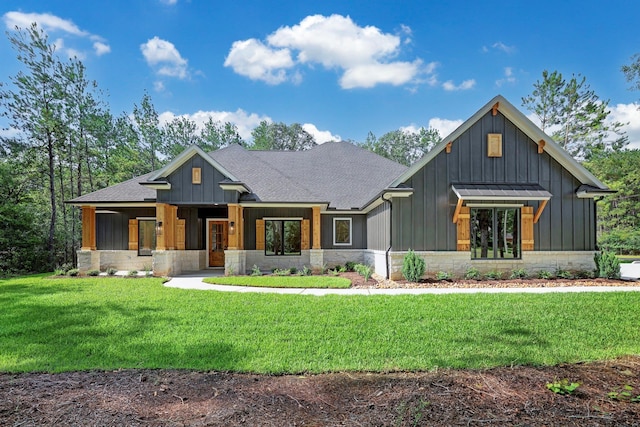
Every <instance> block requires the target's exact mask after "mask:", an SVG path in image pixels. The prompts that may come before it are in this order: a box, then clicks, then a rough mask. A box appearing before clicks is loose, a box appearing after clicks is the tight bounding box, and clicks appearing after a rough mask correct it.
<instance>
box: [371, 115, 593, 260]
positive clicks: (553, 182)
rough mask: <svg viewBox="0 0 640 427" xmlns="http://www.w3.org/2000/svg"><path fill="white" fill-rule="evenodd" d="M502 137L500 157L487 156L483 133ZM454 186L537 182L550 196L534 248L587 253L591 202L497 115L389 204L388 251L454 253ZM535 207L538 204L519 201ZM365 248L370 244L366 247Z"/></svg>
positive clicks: (415, 177)
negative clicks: (390, 237)
mask: <svg viewBox="0 0 640 427" xmlns="http://www.w3.org/2000/svg"><path fill="white" fill-rule="evenodd" d="M488 133H501V134H502V135H503V145H502V150H503V155H502V157H498V158H490V157H487V134H488ZM454 183H539V184H540V185H541V186H542V187H544V188H545V189H547V190H548V191H549V192H550V193H551V194H552V195H553V197H552V198H551V200H550V201H549V203H548V204H547V207H546V208H545V210H544V212H543V214H542V216H541V217H540V220H539V222H538V224H535V225H534V233H535V234H534V240H535V247H534V248H535V250H542V251H546V250H553V251H555V250H567V251H572V250H575V251H580V250H593V249H594V248H595V217H594V212H595V211H594V201H593V199H578V198H576V197H575V191H576V189H577V188H578V187H579V186H580V183H579V182H578V181H577V180H576V179H575V178H574V177H573V176H572V175H571V174H570V173H569V172H568V171H567V170H566V169H564V168H563V167H562V166H561V165H560V164H559V163H558V162H557V161H556V160H554V159H553V158H551V156H549V155H548V154H547V153H546V152H544V153H542V154H538V152H537V144H536V143H535V142H534V141H533V140H531V139H530V138H529V137H527V136H526V135H525V134H524V133H523V132H522V131H520V129H518V128H516V126H515V125H514V124H513V123H511V122H510V121H509V120H507V119H506V118H505V117H504V116H503V115H502V114H501V113H500V112H498V114H497V115H496V116H492V115H491V112H490V111H489V112H487V114H486V115H485V116H483V117H482V118H481V119H480V120H479V121H478V122H476V123H475V124H474V125H472V126H471V128H469V129H468V130H467V131H466V132H465V133H464V134H462V135H461V136H460V137H459V138H458V139H457V140H455V141H453V145H452V149H451V153H449V154H447V153H446V152H445V151H444V150H443V151H442V152H440V153H439V154H438V155H437V156H436V157H435V158H434V159H432V160H431V162H429V163H428V164H427V165H426V166H425V167H423V168H422V169H421V170H419V171H418V172H417V173H416V174H415V175H413V176H412V177H411V178H410V179H409V180H408V181H407V182H406V185H408V186H410V187H413V188H414V194H413V195H412V196H411V197H409V198H407V199H395V200H394V202H393V249H394V250H407V249H415V250H429V251H455V250H456V225H455V224H453V223H452V222H451V220H452V217H453V211H454V210H455V205H456V202H457V198H456V196H455V194H454V193H453V191H451V184H454ZM524 204H525V205H530V206H534V209H537V207H538V202H524ZM370 245H371V243H370Z"/></svg>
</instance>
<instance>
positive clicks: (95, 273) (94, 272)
mask: <svg viewBox="0 0 640 427" xmlns="http://www.w3.org/2000/svg"><path fill="white" fill-rule="evenodd" d="M99 275H100V270H89V271H87V276H91V277H96V276H99Z"/></svg>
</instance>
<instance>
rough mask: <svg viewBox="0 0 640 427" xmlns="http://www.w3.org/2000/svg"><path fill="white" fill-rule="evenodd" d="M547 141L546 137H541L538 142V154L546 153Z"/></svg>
mask: <svg viewBox="0 0 640 427" xmlns="http://www.w3.org/2000/svg"><path fill="white" fill-rule="evenodd" d="M545 144H546V142H544V139H541V140H540V141H539V142H538V154H542V153H544V146H545Z"/></svg>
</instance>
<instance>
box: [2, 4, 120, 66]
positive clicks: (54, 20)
mask: <svg viewBox="0 0 640 427" xmlns="http://www.w3.org/2000/svg"><path fill="white" fill-rule="evenodd" d="M2 20H3V21H4V23H5V26H6V28H7V29H8V30H10V31H13V30H14V29H15V27H19V28H29V27H31V24H33V23H36V24H38V27H39V28H41V29H42V30H44V31H45V32H47V33H48V34H49V33H55V34H56V35H59V37H58V38H57V40H56V42H55V43H54V44H55V45H56V50H57V51H59V52H62V53H64V54H65V55H67V56H69V57H73V56H76V57H78V58H80V59H84V58H86V52H85V50H84V49H79V48H71V47H65V46H64V44H65V42H68V41H69V37H70V36H73V37H77V38H80V39H89V40H90V41H93V42H94V43H93V49H94V51H95V54H96V55H97V56H102V55H104V54H105V53H109V52H111V47H110V46H109V45H108V44H106V42H105V40H104V39H103V38H102V37H100V36H97V35H95V34H91V33H89V32H88V31H85V30H81V29H80V28H79V27H78V26H77V25H76V24H74V23H73V22H72V21H70V20H68V19H63V18H60V17H58V16H55V15H51V14H49V13H24V12H18V11H11V12H7V13H5V14H4V15H3V16H2ZM60 33H62V34H60Z"/></svg>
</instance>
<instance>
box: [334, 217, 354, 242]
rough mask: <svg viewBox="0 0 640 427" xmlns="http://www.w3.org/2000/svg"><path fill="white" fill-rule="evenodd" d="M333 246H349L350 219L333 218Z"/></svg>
mask: <svg viewBox="0 0 640 427" xmlns="http://www.w3.org/2000/svg"><path fill="white" fill-rule="evenodd" d="M333 244H334V245H336V246H351V218H333Z"/></svg>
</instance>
